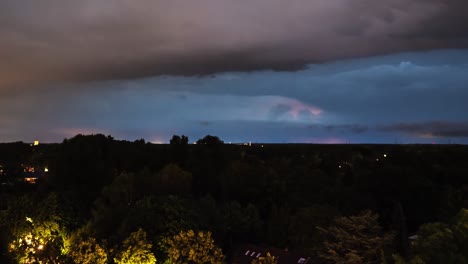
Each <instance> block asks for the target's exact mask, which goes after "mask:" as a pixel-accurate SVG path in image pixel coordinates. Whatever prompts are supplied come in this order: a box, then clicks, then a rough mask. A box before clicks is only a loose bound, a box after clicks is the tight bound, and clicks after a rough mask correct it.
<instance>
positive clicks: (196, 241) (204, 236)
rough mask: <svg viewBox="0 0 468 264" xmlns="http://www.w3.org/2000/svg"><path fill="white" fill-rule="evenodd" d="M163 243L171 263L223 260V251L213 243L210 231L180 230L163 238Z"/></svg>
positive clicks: (217, 262) (200, 263)
mask: <svg viewBox="0 0 468 264" xmlns="http://www.w3.org/2000/svg"><path fill="white" fill-rule="evenodd" d="M163 244H164V245H165V247H166V248H167V255H168V260H169V262H170V263H173V264H188V263H193V264H208V263H210V264H221V263H223V261H224V255H223V252H222V251H221V249H220V248H218V247H217V246H216V245H215V243H214V240H213V238H212V237H211V232H202V231H199V232H197V233H195V232H194V231H193V230H189V231H181V232H180V233H179V234H177V235H175V236H172V237H168V238H165V239H163Z"/></svg>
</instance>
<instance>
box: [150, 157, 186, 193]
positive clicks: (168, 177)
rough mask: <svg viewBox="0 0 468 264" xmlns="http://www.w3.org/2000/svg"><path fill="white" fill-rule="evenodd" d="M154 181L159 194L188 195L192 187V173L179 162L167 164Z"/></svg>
mask: <svg viewBox="0 0 468 264" xmlns="http://www.w3.org/2000/svg"><path fill="white" fill-rule="evenodd" d="M155 178H156V179H155V181H154V182H153V183H152V185H153V186H154V187H153V190H154V191H155V192H156V193H157V194H173V195H187V194H188V193H189V192H190V188H191V187H192V174H191V173H190V172H188V171H185V170H183V169H182V168H181V167H179V166H178V165H177V164H168V165H166V166H165V167H164V168H163V169H162V170H161V171H160V172H159V173H158V174H157V175H156V177H155Z"/></svg>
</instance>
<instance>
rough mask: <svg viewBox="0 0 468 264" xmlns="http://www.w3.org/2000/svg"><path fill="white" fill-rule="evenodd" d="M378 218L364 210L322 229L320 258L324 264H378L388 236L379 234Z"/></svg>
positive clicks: (338, 219) (388, 238) (341, 218)
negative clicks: (323, 241) (322, 237)
mask: <svg viewBox="0 0 468 264" xmlns="http://www.w3.org/2000/svg"><path fill="white" fill-rule="evenodd" d="M377 218H378V215H376V214H373V213H372V212H370V211H364V212H362V213H361V214H359V215H355V216H350V217H339V218H337V219H335V223H334V225H332V226H330V227H328V228H326V229H323V228H321V229H320V230H321V231H322V232H323V233H324V235H325V237H326V241H325V243H324V250H323V251H324V252H322V254H321V257H322V258H323V259H324V260H325V261H326V262H327V263H343V264H344V263H349V264H360V263H380V261H381V252H382V250H383V248H384V246H385V245H386V244H387V243H389V241H390V240H391V237H389V236H384V235H383V234H382V231H381V228H380V226H379V224H378V222H377Z"/></svg>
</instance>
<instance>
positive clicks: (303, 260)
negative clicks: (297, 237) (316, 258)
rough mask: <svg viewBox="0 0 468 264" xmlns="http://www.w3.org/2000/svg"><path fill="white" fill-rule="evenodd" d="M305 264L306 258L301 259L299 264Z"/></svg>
mask: <svg viewBox="0 0 468 264" xmlns="http://www.w3.org/2000/svg"><path fill="white" fill-rule="evenodd" d="M304 262H305V258H300V259H299V260H298V261H297V263H298V264H302V263H304Z"/></svg>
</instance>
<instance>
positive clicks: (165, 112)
mask: <svg viewBox="0 0 468 264" xmlns="http://www.w3.org/2000/svg"><path fill="white" fill-rule="evenodd" d="M466 72H468V50H443V51H432V52H422V53H402V54H395V55H389V56H378V57H373V58H367V59H358V60H346V61H340V62H331V63H324V64H320V65H310V66H309V67H307V68H306V69H304V70H300V71H295V72H274V71H254V72H248V73H241V72H228V73H221V74H216V75H210V76H203V77H182V76H159V77H151V78H140V79H126V80H113V81H94V82H86V83H78V84H68V85H65V84H61V85H48V86H44V87H42V88H41V89H33V90H21V89H20V90H17V91H15V92H9V93H7V94H6V95H5V96H2V97H0V124H1V125H0V126H1V130H0V140H1V141H13V140H24V141H32V140H33V139H34V138H39V139H40V140H42V141H51V142H57V141H61V140H62V139H63V138H65V137H71V136H74V135H75V134H77V133H106V134H112V135H114V136H116V137H117V138H125V139H130V140H133V139H138V138H142V137H143V138H146V139H147V140H150V141H155V142H156V141H163V142H167V141H168V140H169V138H170V137H171V136H172V135H173V134H186V135H188V136H189V137H190V138H191V139H192V140H196V139H198V138H201V137H202V136H204V135H206V134H215V135H219V136H220V137H221V138H223V139H224V140H225V141H232V142H236V141H252V142H315V143H319V142H328V143H330V142H335V143H339V142H351V143H395V142H398V143H431V142H437V143H448V142H452V143H468V133H467V132H468V131H467V126H468V125H467V124H468V116H467V115H466V113H468V105H467V104H466V98H468V86H467V85H468V75H467V74H466Z"/></svg>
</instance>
